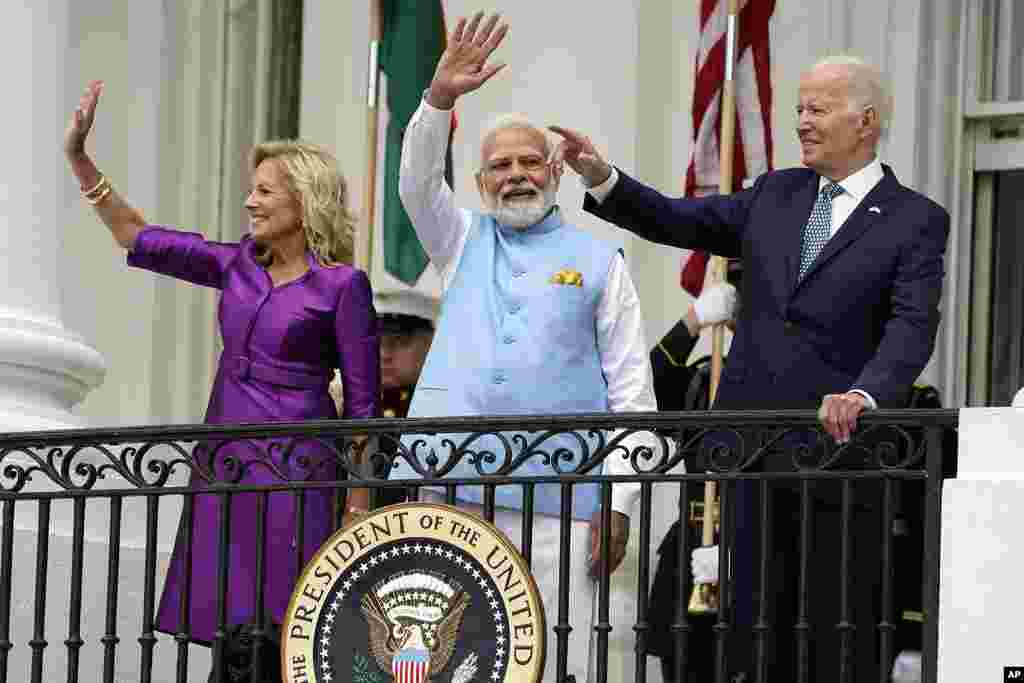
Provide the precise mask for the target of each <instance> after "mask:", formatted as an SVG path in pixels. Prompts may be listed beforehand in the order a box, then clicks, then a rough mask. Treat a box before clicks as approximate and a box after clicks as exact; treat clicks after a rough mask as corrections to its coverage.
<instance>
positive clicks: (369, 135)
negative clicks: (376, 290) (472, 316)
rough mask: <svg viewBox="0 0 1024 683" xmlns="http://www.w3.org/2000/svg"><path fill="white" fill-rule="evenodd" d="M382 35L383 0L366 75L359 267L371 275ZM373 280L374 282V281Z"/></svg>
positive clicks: (373, 15) (374, 8)
mask: <svg viewBox="0 0 1024 683" xmlns="http://www.w3.org/2000/svg"><path fill="white" fill-rule="evenodd" d="M381 36H382V27H381V6H380V0H370V42H369V56H368V60H367V61H368V68H367V74H366V175H365V176H364V177H363V225H362V229H361V230H359V231H358V233H357V234H356V240H355V242H356V249H355V255H354V259H355V266H356V267H357V268H360V269H362V270H364V271H366V274H367V275H370V274H371V273H370V268H371V266H372V261H373V226H374V223H375V219H376V217H375V215H374V214H375V212H376V209H377V129H378V124H379V119H380V110H379V109H378V107H377V102H378V99H379V94H380V93H379V90H380V88H379V86H380V61H379V59H378V57H379V50H380V40H381ZM371 281H372V279H371Z"/></svg>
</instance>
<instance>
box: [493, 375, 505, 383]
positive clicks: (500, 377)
mask: <svg viewBox="0 0 1024 683" xmlns="http://www.w3.org/2000/svg"><path fill="white" fill-rule="evenodd" d="M504 381H505V375H503V374H502V373H500V372H496V373H494V383H495V384H501V383H502V382H504Z"/></svg>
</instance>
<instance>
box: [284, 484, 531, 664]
mask: <svg viewBox="0 0 1024 683" xmlns="http://www.w3.org/2000/svg"><path fill="white" fill-rule="evenodd" d="M545 635H546V631H545V625H544V606H543V604H542V603H541V600H540V595H539V593H538V592H537V586H536V584H535V583H534V581H533V577H532V576H531V575H530V572H529V569H528V568H527V566H526V563H525V562H524V561H523V559H522V557H521V556H520V555H519V553H518V552H517V551H516V549H515V548H514V547H513V546H512V544H511V543H510V542H509V541H508V539H507V538H506V537H505V536H504V534H502V533H501V532H500V531H499V530H498V529H496V528H495V527H494V526H492V525H491V524H488V523H487V522H485V521H484V520H482V519H480V518H479V517H476V516H474V515H470V514H467V513H465V512H463V511H461V510H459V509H458V508H454V507H451V506H448V505H434V504H428V503H403V504H401V505H392V506H389V507H386V508H381V509H380V510H377V511H375V512H374V513H372V514H370V515H368V516H366V517H363V518H361V519H360V520H359V521H357V522H355V523H353V524H350V525H349V526H347V527H345V528H344V529H342V530H340V531H338V532H337V533H336V534H334V536H332V537H331V538H330V539H328V540H327V542H326V543H324V545H323V546H322V547H321V548H320V550H319V551H317V553H316V555H315V556H314V557H313V559H312V560H311V561H310V562H309V564H308V565H306V568H305V570H304V571H303V573H302V575H301V577H300V578H299V582H298V584H297V585H296V587H295V592H294V593H293V594H292V599H291V602H290V603H289V605H288V612H287V614H286V615H285V622H284V624H283V626H282V631H281V640H282V643H281V656H282V667H283V669H282V671H283V679H284V680H285V681H287V682H288V683H313V682H315V683H332V682H336V683H340V682H341V681H351V682H352V683H392V682H394V683H428V682H429V683H499V682H504V683H536V682H537V681H539V680H540V678H541V676H542V674H543V672H544V655H545V652H544V641H545Z"/></svg>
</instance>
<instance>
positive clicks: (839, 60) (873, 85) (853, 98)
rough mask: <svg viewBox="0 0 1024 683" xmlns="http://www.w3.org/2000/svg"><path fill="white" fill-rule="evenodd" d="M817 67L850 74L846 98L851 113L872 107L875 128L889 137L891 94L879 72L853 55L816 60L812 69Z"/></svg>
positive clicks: (831, 56) (887, 84)
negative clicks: (876, 117)
mask: <svg viewBox="0 0 1024 683" xmlns="http://www.w3.org/2000/svg"><path fill="white" fill-rule="evenodd" d="M820 66H840V67H843V68H844V69H846V71H847V73H848V74H849V78H848V79H847V83H848V91H847V94H848V98H849V103H850V109H851V110H853V111H862V110H863V109H864V108H866V107H871V108H872V109H874V110H875V113H877V114H878V125H879V128H880V129H881V134H882V137H886V136H887V135H888V134H889V126H890V124H891V123H892V114H893V94H892V89H891V88H890V87H889V83H888V82H887V80H886V78H885V76H883V74H882V71H881V70H880V69H879V68H878V67H877V66H875V65H874V64H871V63H869V62H867V61H865V60H864V59H862V58H860V57H857V56H855V55H830V56H828V57H825V58H823V59H820V60H818V61H817V62H816V63H815V64H814V66H813V67H812V70H813V69H817V68H818V67H820Z"/></svg>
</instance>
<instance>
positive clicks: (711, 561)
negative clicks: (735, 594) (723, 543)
mask: <svg viewBox="0 0 1024 683" xmlns="http://www.w3.org/2000/svg"><path fill="white" fill-rule="evenodd" d="M690 569H691V570H692V571H693V582H694V583H718V546H717V545H709V546H704V547H702V548H694V550H693V553H691V554H690Z"/></svg>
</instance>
